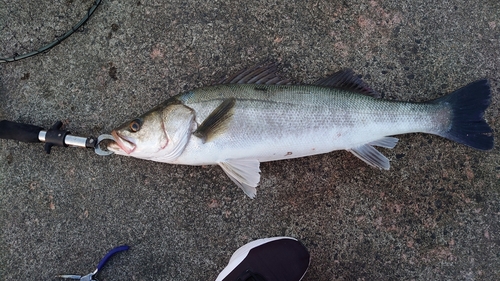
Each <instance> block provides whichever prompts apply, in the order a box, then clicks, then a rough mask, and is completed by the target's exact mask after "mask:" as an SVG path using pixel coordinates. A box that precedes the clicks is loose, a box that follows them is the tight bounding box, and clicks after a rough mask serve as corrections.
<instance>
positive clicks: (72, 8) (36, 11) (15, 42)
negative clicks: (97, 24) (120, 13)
mask: <svg viewBox="0 0 500 281" xmlns="http://www.w3.org/2000/svg"><path fill="white" fill-rule="evenodd" d="M92 2H93V3H92ZM101 2H102V0H95V1H92V0H49V1H47V0H30V1H16V0H10V1H8V0H0V63H4V62H13V61H18V60H21V59H25V58H29V57H32V56H35V55H38V54H40V53H43V52H47V51H48V50H50V49H52V48H53V47H54V46H56V45H58V44H59V43H61V42H62V41H63V40H65V39H66V38H68V37H69V36H71V35H72V34H73V33H74V32H75V31H77V30H78V29H79V28H80V27H81V26H82V25H83V24H85V23H86V22H87V21H88V20H89V19H90V17H91V16H92V14H93V13H94V11H95V10H96V9H97V7H98V6H99V4H101ZM88 7H90V8H88ZM82 15H83V17H82ZM78 18H81V20H80V21H79V22H77V23H76V24H74V22H75V19H78Z"/></svg>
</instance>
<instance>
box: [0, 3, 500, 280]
mask: <svg viewBox="0 0 500 281" xmlns="http://www.w3.org/2000/svg"><path fill="white" fill-rule="evenodd" d="M25 2H27V1H24V2H23V1H16V2H15V3H14V4H13V5H18V6H19V8H20V9H22V8H23V5H26V4H25ZM16 3H17V4H16ZM68 3H69V4H71V3H72V1H68ZM41 8H43V9H58V8H59V7H57V6H55V5H54V6H52V5H51V6H47V7H41ZM499 16H500V2H499V1H497V0H486V1H460V0H449V1H437V2H436V1H423V0H417V1H408V0H403V1H400V0H387V1H378V0H374V1H357V0H356V1H323V0H318V1H190V0H188V1H178V0H173V1H158V0H156V1H155V0H152V1H141V0H135V1H127V0H124V1H116V0H114V1H113V0H104V1H103V3H102V4H101V6H100V7H99V8H98V10H97V11H96V13H95V15H94V17H93V18H91V20H90V21H89V22H88V23H87V24H86V25H85V26H84V28H83V30H82V31H78V32H76V33H75V34H74V35H73V36H71V37H70V38H68V39H67V40H66V41H64V42H63V43H62V44H60V45H58V46H56V47H55V48H54V49H52V50H51V51H49V52H48V53H45V54H42V55H38V56H35V57H32V58H29V59H26V60H23V61H18V62H14V63H8V64H0V117H1V119H7V120H12V121H18V122H25V123H30V124H34V125H39V126H43V127H45V128H48V127H50V126H51V125H52V124H53V123H54V122H55V121H57V120H63V121H64V122H65V125H66V129H68V130H70V131H71V132H72V133H73V134H75V135H81V136H88V135H94V136H96V135H99V134H102V133H109V132H110V131H111V129H112V128H114V127H115V126H116V125H118V124H120V123H122V122H123V121H125V120H127V119H129V118H131V117H134V116H135V115H137V114H140V113H142V112H144V111H147V110H148V109H150V108H151V107H153V106H154V105H156V104H158V103H160V102H162V101H163V100H165V99H167V98H168V97H170V96H172V95H175V94H177V93H179V92H182V91H185V90H189V89H192V88H195V87H199V86H203V85H208V84H211V83H213V82H214V81H217V80H218V79H219V78H220V77H221V76H222V75H224V74H232V73H234V72H236V71H238V70H240V69H241V68H244V67H248V66H251V65H253V64H255V63H257V62H260V61H262V60H264V59H267V58H271V59H274V60H278V61H280V62H281V63H282V73H283V75H284V76H286V77H290V78H292V79H294V80H296V81H301V82H306V83H307V82H309V83H311V82H314V81H315V80H317V79H318V78H321V77H323V76H325V75H327V74H329V73H333V72H335V71H337V70H339V69H341V68H352V69H353V70H354V71H356V72H357V73H358V74H359V75H361V76H362V77H363V79H364V80H365V81H366V83H368V84H369V85H370V86H371V87H372V88H374V89H376V90H377V91H379V92H381V93H382V94H383V95H384V98H386V99H394V100H405V101H425V100H429V99H434V98H437V97H440V96H442V95H443V94H445V93H448V92H451V91H453V90H455V89H457V88H459V87H461V86H464V85H466V84H467V83H469V82H472V81H475V80H477V79H481V78H488V79H489V81H490V83H491V86H492V96H493V97H492V103H491V106H490V107H489V109H488V110H487V112H486V116H485V117H486V119H487V121H488V123H489V124H490V125H491V127H492V128H493V129H494V130H495V132H498V131H499V129H500V116H499V113H500V110H499V102H500V17H499ZM77 20H78V19H75V22H76V21H77ZM11 28H16V27H15V26H11ZM496 137H497V144H496V145H495V148H494V149H493V150H491V151H488V152H482V151H476V150H473V149H471V148H468V147H465V146H463V145H459V144H456V143H453V142H451V141H448V140H445V139H443V138H440V137H437V136H431V135H423V134H409V135H403V136H400V137H399V138H400V141H399V143H398V145H397V146H396V148H395V149H393V150H386V149H381V151H383V153H384V154H385V155H387V156H388V157H389V158H390V160H391V169H390V170H389V171H380V170H377V169H373V168H371V167H368V166H367V165H366V164H365V163H363V162H362V161H360V160H359V159H357V158H356V157H354V156H353V155H351V154H350V153H348V152H344V151H338V152H332V153H329V154H324V155H318V156H313V157H307V158H300V159H294V160H286V161H279V162H269V163H263V164H262V165H261V170H262V174H261V185H260V186H259V187H258V194H257V197H256V199H254V200H251V199H249V198H248V197H246V196H245V195H244V194H243V192H242V191H241V190H240V189H238V188H237V187H236V186H235V185H234V184H233V183H232V182H231V181H230V180H229V179H228V178H227V176H226V175H225V174H224V173H223V171H222V170H221V169H220V168H219V167H216V166H213V167H211V166H208V167H190V166H175V165H168V164H162V163H154V162H148V161H144V160H138V159H132V158H128V157H122V156H107V157H102V156H98V155H95V154H94V153H93V152H92V151H90V150H84V149H76V148H73V149H71V148H54V149H53V151H52V153H51V154H50V155H47V154H45V152H44V151H43V145H42V144H24V143H18V142H15V141H7V140H0V229H1V232H0V233H1V234H0V280H58V279H56V278H55V277H54V276H55V275H57V274H62V273H78V274H84V273H85V274H86V273H88V272H90V271H92V270H93V269H94V267H95V266H96V264H97V262H98V261H99V259H100V258H101V257H102V256H103V255H104V254H105V253H106V252H107V251H108V250H110V249H111V248H113V247H114V246H118V245H120V244H124V243H126V244H128V245H130V246H131V249H130V250H129V251H127V252H124V253H120V254H119V255H118V256H116V257H115V258H113V259H112V260H111V261H110V262H109V263H108V264H107V265H106V267H105V268H104V269H103V270H102V272H100V273H99V275H98V278H99V279H100V280H101V281H103V280H104V281H106V280H108V281H111V280H215V278H216V276H217V274H218V273H219V272H220V271H221V270H222V269H223V268H224V266H225V265H226V263H227V262H228V260H229V258H230V256H231V254H232V253H233V251H235V250H236V249H237V248H238V247H240V246H242V245H243V244H245V243H247V242H249V241H251V240H253V239H258V238H263V237H270V236H283V235H284V236H293V237H295V238H298V239H299V240H301V241H302V242H303V243H304V245H305V246H306V247H307V248H308V249H309V251H310V253H311V258H312V260H311V266H310V268H309V271H308V273H307V274H306V276H305V277H304V279H303V280H304V281H311V280H319V281H326V280H500V151H499V146H498V136H497V135H496Z"/></svg>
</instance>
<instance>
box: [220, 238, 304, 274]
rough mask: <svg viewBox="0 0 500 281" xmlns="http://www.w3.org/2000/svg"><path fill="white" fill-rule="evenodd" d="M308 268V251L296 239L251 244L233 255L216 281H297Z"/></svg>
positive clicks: (268, 239)
mask: <svg viewBox="0 0 500 281" xmlns="http://www.w3.org/2000/svg"><path fill="white" fill-rule="evenodd" d="M308 267H309V252H308V251H307V249H306V247H304V245H302V243H300V242H299V241H297V239H294V238H290V237H273V238H265V239H259V240H255V241H252V242H250V243H248V244H246V245H244V246H242V247H241V248H239V249H238V250H236V252H234V254H233V255H232V256H231V259H230V260H229V264H228V265H227V266H226V268H224V270H222V272H221V273H220V274H219V276H218V277H217V279H216V280H215V281H299V280H301V279H302V277H304V274H305V273H306V271H307V268H308Z"/></svg>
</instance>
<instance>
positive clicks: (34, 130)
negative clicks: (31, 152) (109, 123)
mask: <svg viewBox="0 0 500 281" xmlns="http://www.w3.org/2000/svg"><path fill="white" fill-rule="evenodd" d="M62 125H63V123H62V122H61V121H57V122H56V123H55V124H54V125H53V126H52V127H51V128H50V129H48V130H45V129H44V128H42V127H39V126H35V125H30V124H24V123H17V122H12V121H8V120H2V121H0V139H8V140H17V141H20V142H26V143H38V142H44V143H45V146H44V150H45V152H47V154H49V153H50V151H51V149H52V147H53V146H61V147H68V146H69V147H84V148H91V149H94V151H95V153H96V154H98V155H103V156H104V155H110V154H113V152H112V151H108V150H104V149H102V148H101V142H103V141H104V140H113V136H111V135H108V134H102V135H100V136H99V137H97V138H95V137H92V136H91V137H79V136H74V135H72V134H71V132H70V131H66V130H61V127H62Z"/></svg>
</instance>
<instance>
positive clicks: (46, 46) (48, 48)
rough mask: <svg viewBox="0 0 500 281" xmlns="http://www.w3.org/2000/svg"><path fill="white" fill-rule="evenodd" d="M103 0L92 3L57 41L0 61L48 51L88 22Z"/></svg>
mask: <svg viewBox="0 0 500 281" xmlns="http://www.w3.org/2000/svg"><path fill="white" fill-rule="evenodd" d="M101 2H102V0H95V2H94V5H92V7H90V9H89V10H88V11H87V14H86V15H85V16H84V17H83V19H81V20H80V21H79V22H78V23H77V24H75V25H74V26H73V27H72V28H71V29H70V30H69V31H68V32H66V33H64V35H62V36H59V37H57V38H56V40H55V41H53V42H51V43H49V44H47V45H45V46H43V47H41V48H39V49H38V50H35V51H32V52H29V53H26V54H23V55H16V56H13V57H10V58H0V63H3V62H13V61H18V60H22V59H25V58H29V57H32V56H35V55H38V54H41V53H43V52H46V51H48V50H50V49H52V48H53V47H54V46H56V45H58V44H59V43H61V42H62V41H63V40H64V39H66V38H68V37H69V36H71V34H73V33H74V32H75V31H76V30H77V29H78V28H80V27H81V26H82V25H83V24H84V23H86V22H87V21H88V20H89V19H90V16H92V14H93V13H94V11H95V10H96V9H97V7H98V6H99V4H101Z"/></svg>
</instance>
